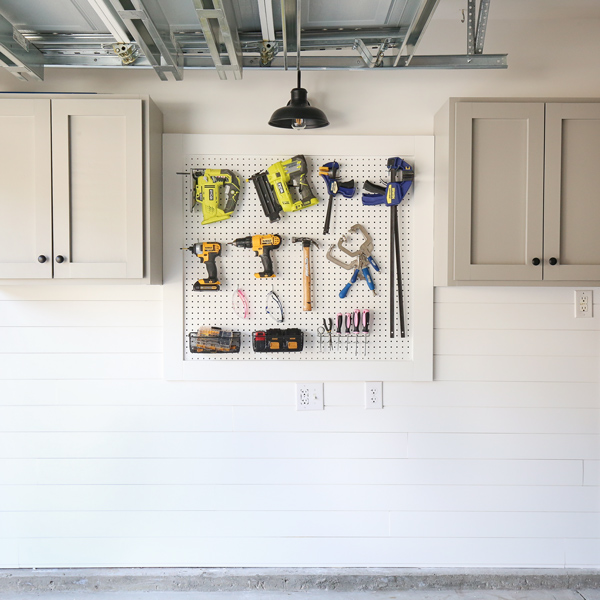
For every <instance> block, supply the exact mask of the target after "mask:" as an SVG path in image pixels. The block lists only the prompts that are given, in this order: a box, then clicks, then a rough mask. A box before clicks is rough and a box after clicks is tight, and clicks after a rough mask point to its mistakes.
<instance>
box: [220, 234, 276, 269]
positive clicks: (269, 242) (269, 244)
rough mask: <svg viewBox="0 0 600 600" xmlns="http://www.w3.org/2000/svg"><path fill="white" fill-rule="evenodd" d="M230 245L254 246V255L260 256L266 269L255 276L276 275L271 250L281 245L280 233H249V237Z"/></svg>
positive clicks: (240, 246) (239, 246) (234, 241)
mask: <svg viewBox="0 0 600 600" xmlns="http://www.w3.org/2000/svg"><path fill="white" fill-rule="evenodd" d="M227 245H228V246H231V245H233V246H237V247H238V248H252V250H254V256H260V260H261V261H262V264H263V268H264V271H261V272H260V273H254V277H259V278H260V279H262V278H263V277H275V271H273V261H272V260H271V252H272V251H273V250H277V248H279V246H281V238H280V237H279V236H278V235H249V236H248V237H243V238H238V239H237V240H233V242H229V243H228V244H227Z"/></svg>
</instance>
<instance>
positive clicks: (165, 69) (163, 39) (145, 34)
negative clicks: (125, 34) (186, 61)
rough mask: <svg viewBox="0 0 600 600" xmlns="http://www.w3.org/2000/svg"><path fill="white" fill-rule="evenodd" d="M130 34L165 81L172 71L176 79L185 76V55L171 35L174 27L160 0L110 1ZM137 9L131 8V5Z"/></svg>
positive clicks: (178, 79)
mask: <svg viewBox="0 0 600 600" xmlns="http://www.w3.org/2000/svg"><path fill="white" fill-rule="evenodd" d="M110 1H111V3H112V5H113V7H114V8H115V10H116V11H117V13H118V15H119V17H121V19H123V22H124V23H125V25H126V27H127V29H128V30H129V33H131V35H132V36H133V37H134V39H135V41H136V42H137V44H138V46H139V47H140V49H141V50H142V52H143V53H144V55H145V56H146V58H147V59H148V61H149V62H150V64H151V65H152V67H153V68H154V70H155V71H156V74H157V75H158V76H159V77H160V78H161V79H162V80H163V81H166V80H167V76H166V73H172V74H173V77H174V78H175V79H176V80H177V81H181V80H182V79H183V54H182V52H181V48H180V47H179V44H178V43H177V42H176V41H175V39H174V38H173V36H172V35H171V28H170V25H169V22H168V21H167V18H166V17H165V14H164V13H163V11H162V8H161V7H160V3H159V2H158V0H128V1H127V2H126V6H127V8H126V7H125V5H124V0H110ZM132 5H133V6H134V8H135V9H134V10H130V9H129V7H130V6H132Z"/></svg>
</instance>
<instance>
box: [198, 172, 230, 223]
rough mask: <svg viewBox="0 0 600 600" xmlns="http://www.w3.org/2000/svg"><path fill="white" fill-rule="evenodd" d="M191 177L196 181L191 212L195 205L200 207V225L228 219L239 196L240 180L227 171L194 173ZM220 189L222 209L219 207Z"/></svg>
mask: <svg viewBox="0 0 600 600" xmlns="http://www.w3.org/2000/svg"><path fill="white" fill-rule="evenodd" d="M192 177H193V178H194V179H195V180H196V188H195V194H194V201H193V202H192V208H191V210H192V211H193V210H194V207H195V206H196V204H197V203H198V204H201V205H202V215H203V216H204V220H203V221H202V225H209V224H210V223H217V222H218V221H225V220H226V219H229V218H230V217H231V215H232V214H233V211H234V210H235V207H236V206H237V201H238V198H239V196H240V178H239V177H238V176H237V175H236V174H235V173H234V172H233V171H229V170H228V169H204V170H200V171H194V172H193V173H192ZM221 188H223V199H224V207H223V208H221V207H220V196H221Z"/></svg>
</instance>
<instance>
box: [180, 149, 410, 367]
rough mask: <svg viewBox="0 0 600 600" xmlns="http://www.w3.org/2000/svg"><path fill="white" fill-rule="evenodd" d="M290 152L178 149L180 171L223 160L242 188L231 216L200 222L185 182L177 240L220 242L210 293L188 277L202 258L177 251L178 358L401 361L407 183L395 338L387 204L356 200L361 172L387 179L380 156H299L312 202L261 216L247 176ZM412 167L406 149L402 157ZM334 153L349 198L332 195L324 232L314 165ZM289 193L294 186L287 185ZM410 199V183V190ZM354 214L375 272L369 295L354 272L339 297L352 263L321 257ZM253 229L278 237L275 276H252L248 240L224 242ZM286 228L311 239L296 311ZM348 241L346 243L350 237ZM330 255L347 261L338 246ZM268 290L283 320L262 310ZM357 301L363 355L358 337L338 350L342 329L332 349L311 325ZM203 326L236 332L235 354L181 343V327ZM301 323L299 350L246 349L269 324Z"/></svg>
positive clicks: (295, 263)
mask: <svg viewBox="0 0 600 600" xmlns="http://www.w3.org/2000/svg"><path fill="white" fill-rule="evenodd" d="M288 158H290V156H263V155H261V156H259V155H257V156H240V155H233V154H232V155H190V156H187V157H186V158H185V162H184V165H183V170H184V171H185V172H190V171H192V170H195V169H207V168H215V169H219V168H220V169H230V170H232V171H234V172H235V173H237V174H238V176H239V177H240V180H241V181H242V185H241V192H240V197H239V200H238V205H237V208H236V210H235V212H234V214H233V217H232V218H230V219H228V220H226V221H221V222H218V223H213V224H210V225H204V226H203V225H201V221H202V211H201V208H200V206H198V207H197V208H195V209H194V212H193V213H190V205H191V201H192V195H193V190H192V181H191V177H189V176H188V177H186V184H185V185H184V197H183V199H182V201H183V203H184V236H185V239H184V240H182V242H183V243H184V245H185V247H188V246H191V245H192V244H195V243H196V242H219V243H220V244H221V245H222V247H223V249H222V253H221V257H219V258H217V269H218V274H219V279H220V281H221V290H220V291H218V292H194V291H193V289H192V288H193V285H194V283H195V282H196V281H197V280H198V279H202V278H205V277H206V276H207V275H206V267H205V265H203V264H202V263H201V262H200V260H199V259H198V258H197V257H196V256H194V255H192V254H191V253H190V252H188V251H185V257H184V280H183V285H184V326H185V339H184V340H183V343H184V344H185V360H186V361H215V360H216V361H228V360H229V361H231V360H234V361H239V360H243V361H253V360H261V361H262V360H313V361H314V360H319V361H321V360H332V361H340V360H342V361H354V360H360V361H362V360H365V359H367V360H369V359H372V360H375V359H377V360H404V361H408V360H411V358H412V341H411V296H412V294H411V279H412V275H411V268H410V267H411V250H412V246H411V203H412V202H413V200H412V197H413V188H411V190H410V192H409V193H408V194H407V196H406V198H405V199H404V200H403V202H402V203H401V205H400V207H399V211H398V212H399V227H400V245H401V256H402V281H403V294H404V316H405V327H406V337H405V338H400V337H399V331H400V329H399V318H398V300H397V293H396V296H395V302H396V309H395V311H394V314H395V319H396V335H397V337H396V338H393V339H392V338H390V337H389V318H390V317H389V315H390V309H389V279H390V271H389V267H390V259H389V251H390V236H389V230H390V210H389V208H387V207H385V206H363V205H362V202H361V195H362V185H363V183H364V182H365V181H366V180H367V179H368V180H370V181H372V182H374V183H380V182H383V183H385V182H386V181H387V180H388V171H387V168H386V164H387V158H388V157H387V156H336V157H331V156H318V155H312V156H309V155H305V158H306V160H307V163H308V169H309V176H308V178H309V182H310V185H311V187H312V190H313V192H314V193H315V195H316V196H317V198H319V204H318V205H317V206H313V207H310V208H307V209H304V210H300V211H297V212H293V213H284V212H282V213H281V219H280V220H279V221H277V222H276V223H270V222H269V219H268V218H267V217H266V216H265V215H264V213H263V210H262V207H261V204H260V201H259V199H258V196H257V194H256V191H255V188H254V184H253V183H252V182H246V180H247V179H248V178H249V177H250V176H251V175H253V174H255V173H257V172H259V171H263V170H265V169H266V168H267V167H268V166H270V165H272V164H273V163H275V162H277V161H279V160H286V159H288ZM401 158H403V159H404V160H406V161H407V162H408V163H409V164H410V165H411V166H412V167H413V169H415V170H417V169H418V165H415V164H414V160H413V157H412V156H404V155H403V156H402V157H401ZM332 160H337V161H338V163H339V164H340V170H339V174H338V175H339V178H340V179H341V180H342V181H347V180H350V179H354V181H355V185H356V188H357V191H356V194H355V195H354V197H353V198H344V197H343V196H341V195H337V196H335V198H334V200H333V212H332V218H331V226H330V231H329V234H328V235H323V225H324V222H325V215H326V210H327V200H328V194H327V189H326V186H325V182H324V180H323V178H322V177H320V176H318V174H317V173H318V168H319V166H321V165H323V164H325V163H327V162H330V161H332ZM292 194H295V190H292ZM415 194H416V195H417V198H418V190H415ZM355 223H361V224H362V225H364V226H365V227H366V229H367V231H368V232H369V234H370V235H371V237H372V238H373V243H374V250H373V256H374V258H375V260H376V261H377V262H378V264H379V266H380V269H381V270H380V272H378V273H377V272H375V271H374V269H373V268H372V267H370V269H371V273H372V275H373V280H374V282H375V290H376V292H377V296H373V295H372V293H371V291H370V290H369V289H368V288H367V285H366V283H365V282H364V281H362V280H358V281H357V282H356V283H355V284H354V285H353V286H352V287H351V289H350V291H349V293H348V295H347V297H346V298H344V299H341V298H339V292H340V290H341V289H342V288H343V287H344V285H345V284H346V283H347V282H348V281H349V279H350V276H351V275H352V271H348V270H344V269H342V268H341V267H339V266H338V265H335V264H334V263H332V262H330V261H328V260H327V258H326V253H327V250H328V249H329V247H330V245H331V244H336V243H337V241H338V239H339V238H340V236H342V235H343V234H346V233H348V231H349V229H350V227H351V226H352V225H354V224H355ZM256 234H263V235H264V234H277V235H279V236H281V238H282V245H281V247H280V248H279V249H277V250H274V251H273V252H272V254H271V256H272V258H273V265H274V271H275V274H276V277H275V278H268V279H267V278H265V279H257V278H255V277H254V273H255V272H258V271H262V263H261V261H260V258H259V257H255V256H254V252H253V251H252V250H251V249H244V248H237V247H235V246H227V245H226V244H227V242H231V241H233V240H234V239H236V238H239V237H246V236H249V235H256ZM293 237H310V238H311V239H313V240H315V241H316V242H317V243H318V244H319V248H316V247H314V246H313V247H312V248H311V268H312V302H313V310H312V311H310V312H309V311H306V312H305V311H303V310H302V256H303V254H302V244H301V243H292V238H293ZM353 242H354V243H353ZM361 242H362V236H361V235H360V233H357V234H352V235H351V236H350V237H349V239H348V243H347V246H348V247H350V248H352V249H355V248H357V247H358V245H359V244H360V243H361ZM334 252H335V256H336V257H338V258H340V259H342V260H346V261H349V260H351V259H350V257H348V256H346V255H344V254H343V253H342V252H341V251H339V250H338V249H337V248H336V249H335V250H334ZM238 286H239V288H240V289H242V290H243V291H244V292H245V294H246V296H247V298H248V300H249V304H250V314H249V318H247V319H243V318H241V317H240V316H239V315H238V314H237V313H234V311H233V310H232V295H233V294H234V292H235V290H236V289H237V287H238ZM271 289H273V290H274V291H275V292H276V293H277V295H278V296H279V297H280V299H281V301H282V303H283V309H284V319H285V320H284V322H283V323H282V324H278V323H276V322H275V321H273V320H272V319H271V318H270V317H269V316H268V315H267V314H266V312H265V299H266V294H267V293H268V292H269V291H270V290H271ZM355 308H360V309H361V310H362V309H364V308H368V309H369V310H370V311H371V327H370V329H371V333H370V335H369V336H368V343H367V346H366V350H367V353H366V354H365V348H364V342H363V339H362V337H359V338H358V342H359V344H358V352H356V347H355V346H356V344H355V340H354V338H350V339H351V343H349V345H348V351H346V349H345V338H344V337H342V339H341V340H340V342H341V343H339V342H338V339H337V337H336V336H335V335H333V340H334V344H333V349H332V350H330V349H329V347H328V340H329V338H328V336H327V334H326V335H325V337H324V338H323V343H322V344H320V343H319V336H318V334H317V331H318V328H319V327H321V326H322V325H323V318H332V319H333V323H334V328H335V318H336V315H337V313H338V312H342V313H346V312H352V311H353V310H354V309H355ZM203 326H217V327H222V328H223V329H234V330H236V331H241V332H242V348H241V351H240V353H239V354H223V355H210V354H193V353H191V352H190V351H189V344H188V334H189V333H190V332H195V331H197V330H198V329H199V328H200V327H203ZM292 327H293V328H299V329H301V330H302V331H303V332H304V336H305V343H304V350H303V351H302V352H289V353H288V352H281V353H254V352H253V350H252V344H251V333H252V332H253V331H256V330H264V329H270V328H292Z"/></svg>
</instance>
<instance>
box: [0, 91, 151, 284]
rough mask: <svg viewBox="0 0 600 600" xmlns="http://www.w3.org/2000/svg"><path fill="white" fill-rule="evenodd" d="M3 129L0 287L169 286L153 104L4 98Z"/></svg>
mask: <svg viewBox="0 0 600 600" xmlns="http://www.w3.org/2000/svg"><path fill="white" fill-rule="evenodd" d="M0 123H1V125H2V126H1V127H0V153H1V157H2V160H1V161H0V170H1V171H2V179H1V180H0V232H1V235H0V278H2V279H4V280H6V279H17V280H23V279H34V280H39V279H54V280H60V279H70V280H73V279H75V280H81V281H85V280H87V281H94V280H102V281H104V282H112V281H114V282H119V281H123V280H127V281H134V282H139V283H161V282H162V281H161V280H162V274H161V270H162V269H161V253H162V235H161V234H162V232H161V229H162V227H161V222H160V213H161V194H162V190H161V186H162V184H161V177H160V172H161V156H160V154H161V139H160V138H161V133H162V115H161V114H160V112H159V111H158V109H156V107H155V106H154V105H153V104H152V102H151V100H150V99H149V98H139V97H138V98H131V97H129V98H114V97H92V98H90V97H86V96H62V97H59V98H39V97H38V98H30V97H20V98H9V99H4V98H3V99H0Z"/></svg>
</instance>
